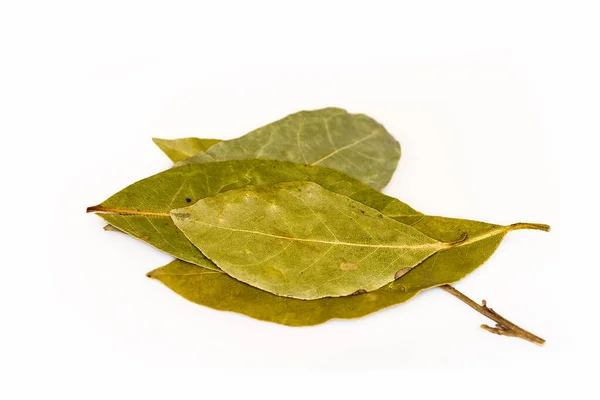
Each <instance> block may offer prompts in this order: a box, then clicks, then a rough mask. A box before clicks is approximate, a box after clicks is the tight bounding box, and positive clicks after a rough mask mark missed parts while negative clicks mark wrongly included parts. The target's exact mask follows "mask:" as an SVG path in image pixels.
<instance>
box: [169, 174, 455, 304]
mask: <svg viewBox="0 0 600 400" xmlns="http://www.w3.org/2000/svg"><path fill="white" fill-rule="evenodd" d="M171 217H172V218H173V221H174V222H175V225H177V227H178V228H179V229H180V230H181V231H183V233H184V234H185V235H186V236H187V238H188V239H189V240H190V241H191V242H192V243H194V245H196V247H198V248H199V249H200V250H201V251H202V253H203V254H205V255H206V256H207V257H208V258H209V259H211V260H212V261H213V262H215V263H216V264H217V265H218V266H219V267H220V268H221V269H222V270H223V271H225V272H226V273H227V274H229V275H231V276H232V277H234V278H236V279H238V280H241V281H243V282H246V283H248V284H250V285H252V286H255V287H257V288H260V289H263V290H266V291H268V292H271V293H274V294H277V295H280V296H289V297H293V298H297V299H306V300H310V299H318V298H322V297H336V296H347V295H350V294H353V293H357V292H362V291H367V292H370V291H372V290H376V289H379V288H380V287H382V286H383V285H385V284H387V283H389V282H391V281H393V280H394V279H395V277H396V273H397V272H398V271H401V270H403V271H407V270H409V269H411V268H413V267H415V266H416V265H418V264H419V263H421V262H422V261H423V260H425V259H426V258H428V257H429V256H431V255H433V254H435V253H437V252H439V251H442V250H447V249H449V248H451V247H452V246H455V245H456V244H457V243H458V242H460V241H462V240H458V241H457V240H456V239H457V238H458V237H455V238H453V241H449V242H440V241H438V240H435V239H433V238H431V237H429V236H427V235H425V234H423V233H422V232H420V231H419V230H417V229H414V228H412V227H411V226H410V225H406V224H403V223H400V222H398V221H395V220H393V219H391V218H389V217H386V216H384V215H383V214H381V213H380V212H379V211H378V210H375V209H373V208H371V207H368V206H366V205H364V204H363V203H360V202H358V201H355V200H353V199H351V198H349V197H347V196H344V195H341V194H338V193H335V192H332V191H330V190H327V189H325V188H323V187H322V186H320V185H318V184H316V183H314V182H285V183H280V184H276V185H268V186H255V187H252V186H248V187H245V188H243V189H238V190H230V191H227V192H223V193H220V194H218V195H216V196H213V197H207V198H204V199H202V200H200V201H198V202H197V203H196V204H194V205H192V206H189V207H185V208H181V209H175V210H172V211H171ZM463 240H464V238H463Z"/></svg>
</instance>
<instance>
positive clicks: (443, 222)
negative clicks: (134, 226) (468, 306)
mask: <svg viewBox="0 0 600 400" xmlns="http://www.w3.org/2000/svg"><path fill="white" fill-rule="evenodd" d="M414 226H415V227H416V228H418V229H420V230H422V231H423V232H425V233H427V234H428V235H430V236H431V237H433V238H435V239H437V240H440V241H448V240H452V238H453V237H456V235H462V234H465V233H466V234H467V235H468V239H467V240H466V241H465V242H463V243H461V244H460V245H459V246H455V247H453V248H451V249H449V250H446V251H443V252H440V253H437V254H435V255H433V256H432V257H430V258H428V259H426V260H425V261H424V262H423V263H421V264H420V265H419V266H418V267H417V268H414V269H412V270H411V271H409V272H408V273H407V274H405V275H403V276H401V277H400V278H398V279H396V280H395V281H394V282H391V283H389V284H387V285H385V286H383V287H382V288H380V289H378V290H375V291H372V292H369V293H364V294H357V295H353V296H346V297H335V298H323V299H317V300H298V299H290V298H286V297H282V296H276V295H274V294H271V293H268V292H266V291H263V290H260V289H257V288H255V287H253V286H250V285H248V284H245V283H242V282H240V281H238V280H236V279H233V278H231V277H230V276H228V275H227V274H225V273H221V272H214V271H210V270H207V269H205V268H201V267H198V266H196V265H193V264H189V263H185V262H183V261H179V260H175V261H173V262H171V263H169V264H167V265H165V266H163V267H161V268H158V269H156V270H154V271H151V272H149V273H148V276H149V277H151V278H154V279H158V280H159V281H161V282H162V283H164V284H165V285H166V286H167V287H169V288H170V289H172V290H173V291H175V292H176V293H178V294H179V295H181V296H183V297H184V298H186V299H188V300H190V301H193V302H195V303H197V304H201V305H203V306H207V307H211V308H214V309H216V310H222V311H233V312H237V313H241V314H245V315H247V316H250V317H252V318H256V319H260V320H264V321H270V322H275V323H278V324H284V325H290V326H303V325H316V324H320V323H323V322H325V321H327V320H330V319H333V318H358V317H362V316H365V315H367V314H370V313H373V312H376V311H378V310H381V309H383V308H386V307H389V306H392V305H394V304H398V303H402V302H404V301H407V300H409V299H410V298H412V297H413V296H414V295H416V294H417V293H419V291H421V290H424V289H428V288H431V287H435V286H439V285H443V284H447V283H453V282H456V281H458V280H460V279H462V278H463V277H464V276H466V275H467V274H469V273H470V272H472V271H474V270H475V269H476V268H477V267H479V266H480V265H481V264H483V263H484V262H485V261H486V260H487V259H488V258H489V257H490V256H491V255H492V253H493V252H494V251H495V250H496V248H497V247H498V245H499V244H500V242H501V241H502V238H503V237H504V235H505V234H506V233H507V232H509V231H511V230H515V229H529V228H530V229H542V230H547V227H546V226H545V225H530V224H515V225H510V226H499V225H493V224H486V223H484V222H477V221H469V220H461V219H454V218H444V217H429V216H423V218H422V219H421V220H420V221H419V222H417V223H416V224H415V225H414Z"/></svg>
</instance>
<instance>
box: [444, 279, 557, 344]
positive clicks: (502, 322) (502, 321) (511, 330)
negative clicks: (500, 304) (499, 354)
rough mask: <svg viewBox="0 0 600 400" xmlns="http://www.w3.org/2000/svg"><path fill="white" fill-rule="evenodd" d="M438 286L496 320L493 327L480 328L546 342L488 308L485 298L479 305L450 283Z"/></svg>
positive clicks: (484, 326)
mask: <svg viewBox="0 0 600 400" xmlns="http://www.w3.org/2000/svg"><path fill="white" fill-rule="evenodd" d="M440 288H441V289H443V290H445V291H446V292H448V293H450V294H451V295H453V296H454V297H456V298H457V299H459V300H461V301H462V302H463V303H465V304H466V305H468V306H469V307H471V308H472V309H474V310H475V311H477V312H479V313H480V314H483V315H485V316H486V317H488V318H489V319H491V320H492V321H494V322H496V326H495V327H494V328H492V327H491V326H488V325H485V324H484V325H481V328H483V329H485V330H486V331H488V332H491V333H494V334H496V335H502V336H513V337H518V338H521V339H524V340H527V341H529V342H531V343H535V344H539V345H543V344H544V343H545V342H546V341H545V340H544V339H542V338H541V337H539V336H536V335H534V334H533V333H531V332H528V331H526V330H525V329H523V328H521V327H519V326H517V325H515V324H513V323H512V322H510V321H509V320H507V319H506V318H504V317H503V316H501V315H500V314H498V313H497V312H496V311H494V310H493V309H491V308H489V307H488V306H487V303H486V301H485V300H482V301H481V305H479V304H477V303H476V302H474V301H473V300H471V299H470V298H468V297H467V296H465V295H464V294H462V293H461V292H459V291H458V290H456V289H455V288H454V287H452V286H450V285H442V286H440Z"/></svg>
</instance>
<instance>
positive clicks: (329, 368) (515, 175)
mask: <svg viewBox="0 0 600 400" xmlns="http://www.w3.org/2000/svg"><path fill="white" fill-rule="evenodd" d="M1 4H2V5H1V6H0V134H1V135H2V136H1V137H2V144H3V145H2V156H1V162H2V187H3V191H2V192H3V194H2V198H1V202H2V209H3V211H4V215H3V226H2V230H1V231H0V235H2V241H1V243H2V249H3V260H2V267H1V268H2V279H1V280H0V308H1V315H2V317H1V318H2V319H1V321H2V322H0V324H1V327H0V352H1V353H0V367H1V368H2V369H3V371H1V376H2V384H1V385H0V395H1V396H2V397H3V398H5V399H20V398H24V399H25V398H26V399H30V398H31V399H41V398H60V399H75V398H77V399H87V398H96V397H98V398H113V399H117V398H118V399H120V398H128V399H131V398H154V397H156V398H183V396H185V397H186V398H190V397H192V396H193V397H196V398H228V397H230V396H231V397H233V396H234V395H235V396H236V397H241V396H243V397H244V398H267V397H271V396H274V397H277V398H296V397H298V398H310V399H313V398H347V397H353V396H356V397H362V398H367V397H368V398H373V397H375V396H386V397H389V398H406V397H409V396H414V397H413V398H433V397H437V396H444V398H461V399H464V398H482V397H485V398H504V397H512V396H516V397H515V398H524V396H536V397H538V396H539V397H541V396H543V395H550V394H557V395H568V396H569V398H594V397H595V395H597V392H598V389H597V387H596V384H595V382H594V380H593V379H592V370H593V369H594V368H597V362H598V361H597V360H598V356H599V355H600V354H599V352H598V340H597V336H598V320H597V315H598V311H597V310H598V309H597V305H598V301H597V295H596V293H597V289H595V288H594V287H595V285H596V282H597V281H598V278H599V277H600V276H599V273H598V269H599V268H600V265H599V264H598V261H597V256H596V252H597V248H598V244H597V242H598V240H597V237H598V234H597V223H598V218H597V216H596V214H597V204H598V203H597V199H598V197H597V195H596V194H595V193H594V192H595V187H596V186H597V182H598V171H599V168H598V163H597V160H596V159H597V155H596V153H597V148H598V139H597V138H598V133H599V131H598V124H597V119H598V110H599V106H600V102H599V94H598V93H600V85H599V79H598V73H599V71H600V63H599V57H598V38H599V37H600V36H599V35H600V32H599V30H598V17H599V14H598V10H597V8H596V7H595V2H592V1H590V2H584V1H564V2H562V1H554V2H553V1H539V2H536V1H518V2H510V1H504V2H488V1H472V2H469V1H452V2H416V1H413V2H397V1H396V2H389V3H385V2H376V1H368V2H350V1H345V2H340V3H334V2H326V1H319V2H311V1H302V2H264V1H256V0H254V1H249V2H227V1H222V2H216V1H211V2H198V1H197V2H189V3H180V2H175V1H169V2H163V3H158V2H151V1H139V2H134V1H114V2H113V1H103V2H90V1H72V2H68V1H53V2H42V1H40V2H31V1H12V2H9V1H6V2H2V3H1ZM324 106H339V107H344V108H347V109H348V110H349V111H351V112H363V113H366V114H369V115H371V116H373V117H374V118H376V119H377V120H379V121H380V122H381V123H383V124H384V125H385V126H386V128H388V130H389V131H390V132H392V134H393V135H394V136H395V137H396V138H397V139H398V140H399V141H400V142H401V144H402V149H403V154H402V159H401V161H400V165H399V169H398V171H397V173H396V174H395V176H394V178H393V181H392V182H391V184H390V185H389V186H388V187H387V188H386V190H385V192H386V193H387V194H390V195H392V196H396V197H399V198H401V199H402V200H404V201H406V202H407V203H409V204H411V205H412V206H413V207H415V208H416V209H418V210H420V211H422V212H425V213H428V214H437V215H444V216H451V217H461V218H470V219H478V220H483V221H488V222H495V223H502V224H508V223H512V222H517V221H526V222H543V223H548V224H550V225H551V226H552V232H551V233H549V234H546V233H543V232H538V231H531V232H528V231H519V232H514V233H511V234H509V235H508V237H507V239H506V240H505V241H504V242H503V244H502V245H501V247H500V248H499V250H498V251H497V253H496V254H495V255H494V256H493V257H492V259H490V261H489V262H487V263H486V264H485V265H484V266H483V267H481V268H480V269H479V270H478V271H476V272H475V273H473V274H472V275H471V276H469V277H467V278H466V279H464V280H463V281H461V282H459V283H457V284H456V287H457V288H458V289H460V290H461V291H463V292H464V293H466V294H467V295H469V296H471V297H472V298H473V299H475V300H477V301H479V300H481V299H482V298H485V299H487V300H488V302H489V304H490V305H491V306H492V307H494V308H495V309H496V310H497V311H499V312H500V313H502V314H503V315H505V316H506V317H508V318H509V319H511V320H513V321H514V322H516V323H518V324H521V325H522V326H523V327H525V328H527V329H530V330H531V331H532V332H534V333H537V334H539V335H540V336H542V337H544V338H546V339H547V341H548V342H547V344H546V345H545V346H543V347H538V346H535V345H532V344H530V343H527V342H525V341H521V340H518V339H513V338H507V337H498V336H494V335H491V334H489V333H487V332H485V331H483V330H481V329H480V328H479V327H478V326H479V325H480V324H482V323H488V322H489V321H487V320H486V319H485V318H484V317H483V316H481V315H479V314H477V313H475V312H474V311H472V310H471V309H469V308H468V307H466V306H465V305H464V304H462V303H460V302H459V301H458V300H456V299H454V298H452V297H451V296H450V295H448V294H447V293H444V292H443V291H441V290H439V289H433V290H430V291H428V292H426V293H422V294H421V295H419V296H418V297H416V298H414V299H413V300H412V301H410V302H408V303H405V304H402V305H399V306H396V307H393V308H391V309H387V310H384V311H382V312H379V313H376V314H373V315H371V316H368V317H366V318H363V319H359V320H351V321H332V322H328V323H326V324H323V325H321V326H317V327H311V328H295V329H294V328H288V327H284V326H278V325H274V324H270V323H265V322H260V321H255V320H252V319H250V318H247V317H245V316H241V315H235V314H232V313H223V312H217V311H214V310H211V309H208V308H203V307H200V306H197V305H195V304H192V303H189V302H187V301H185V300H183V299H181V298H180V297H178V296H177V295H176V294H174V293H172V292H171V291H170V290H169V289H167V288H166V287H164V286H162V285H161V284H160V283H159V282H157V281H152V280H149V279H147V278H146V277H145V276H144V275H145V273H146V272H147V271H149V270H151V269H154V268H156V267H158V266H160V265H162V264H164V263H166V262H168V261H169V260H170V257H169V256H167V255H165V254H162V253H160V252H159V251H157V250H155V249H153V248H151V247H149V246H147V245H145V244H144V243H141V242H138V241H136V240H133V239H130V238H127V237H124V236H123V235H119V234H115V233H110V232H104V231H103V230H102V226H103V223H102V221H101V220H100V219H99V218H98V217H95V216H93V215H86V214H85V208H86V206H89V205H93V204H97V203H99V202H101V201H102V200H104V199H105V198H107V197H108V196H109V195H112V194H113V193H114V192H116V191H118V190H120V189H122V188H123V187H124V186H126V185H128V184H130V183H132V182H133V181H135V180H138V179H141V178H143V177H146V176H148V175H151V174H154V173H156V172H158V171H160V170H162V169H165V168H168V167H169V165H170V163H169V161H168V159H167V158H166V157H165V156H164V155H163V154H161V153H160V151H159V150H158V149H157V148H156V147H155V146H154V144H153V143H152V142H151V140H150V139H151V138H152V137H163V138H176V137H183V136H201V137H215V138H222V139H228V138H234V137H237V136H240V135H242V134H244V133H246V132H248V131H250V130H252V129H254V128H256V127H258V126H261V125H263V124H265V123H268V122H271V121H274V120H276V119H278V118H281V117H283V116H285V115H286V114H288V113H291V112H294V111H297V110H300V109H314V108H320V107H324Z"/></svg>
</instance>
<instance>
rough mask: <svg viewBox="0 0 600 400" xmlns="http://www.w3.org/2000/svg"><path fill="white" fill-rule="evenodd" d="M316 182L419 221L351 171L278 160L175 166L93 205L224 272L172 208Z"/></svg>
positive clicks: (133, 231)
mask: <svg viewBox="0 0 600 400" xmlns="http://www.w3.org/2000/svg"><path fill="white" fill-rule="evenodd" d="M303 180H306V181H311V182H316V183H318V184H319V185H321V186H323V187H325V188H327V189H329V190H332V191H334V192H336V193H340V194H343V195H346V196H349V197H350V198H352V199H354V200H356V201H359V202H361V203H364V204H367V205H368V206H369V207H372V208H374V209H376V210H380V211H382V212H384V210H385V213H386V215H390V216H394V217H398V218H400V217H402V218H405V221H404V222H407V221H408V222H410V221H416V220H418V219H419V218H420V216H421V214H420V213H419V212H417V211H415V210H413V209H412V208H411V207H409V206H408V205H406V204H404V203H402V202H401V201H399V200H397V199H394V198H392V197H389V196H386V195H384V194H382V193H379V192H377V191H376V190H373V189H372V188H370V187H368V186H367V185H364V184H362V183H361V182H358V181H357V180H355V179H352V178H350V177H348V176H347V175H345V174H343V173H341V172H338V171H335V170H332V169H329V168H325V167H320V166H304V165H298V164H293V163H290V162H285V161H274V160H231V161H222V162H212V163H203V164H191V165H185V166H181V167H175V168H171V169H168V170H166V171H163V172H161V173H159V174H156V175H154V176H151V177H149V178H146V179H142V180H141V181H138V182H136V183H134V184H132V185H130V186H128V187H127V188H125V189H123V190H121V191H120V192H118V193H117V194H115V195H113V196H112V197H110V198H108V199H107V200H105V201H104V202H102V203H101V204H99V205H97V206H93V207H89V208H88V212H97V213H99V215H100V216H101V217H102V218H104V219H105V220H106V221H107V222H108V223H109V224H111V225H112V226H114V227H115V228H117V229H119V230H121V231H123V232H126V233H128V234H129V235H132V236H134V237H136V238H138V239H141V240H143V241H145V242H147V243H149V244H150V245H152V246H154V247H156V248H158V249H160V250H162V251H164V252H166V253H169V254H171V255H173V256H175V257H177V258H180V259H182V260H184V261H188V262H191V263H193V264H197V265H200V266H204V267H206V268H209V269H213V270H218V268H217V266H216V265H215V264H213V263H212V262H211V261H210V260H208V259H207V258H206V257H205V256H204V255H203V254H202V253H201V252H200V251H199V250H198V249H197V248H196V247H195V246H194V245H193V244H192V243H190V241H189V240H187V238H186V237H185V235H184V234H183V233H182V232H181V231H180V230H179V229H177V227H176V226H175V225H174V224H173V221H172V220H171V217H170V216H169V212H170V211H171V210H172V209H175V208H181V207H185V206H188V205H191V204H194V203H195V202H197V201H198V200H200V199H203V198H205V197H210V196H214V195H216V194H217V193H220V192H225V191H227V190H232V189H239V188H242V187H245V186H247V185H271V184H276V183H280V182H289V181H303Z"/></svg>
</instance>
